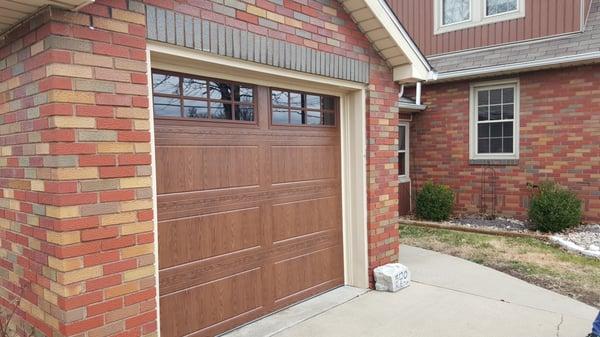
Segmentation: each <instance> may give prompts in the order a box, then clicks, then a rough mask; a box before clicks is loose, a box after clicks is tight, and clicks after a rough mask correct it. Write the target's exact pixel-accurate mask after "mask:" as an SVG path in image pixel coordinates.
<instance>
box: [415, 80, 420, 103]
mask: <svg viewBox="0 0 600 337" xmlns="http://www.w3.org/2000/svg"><path fill="white" fill-rule="evenodd" d="M415 104H416V105H421V82H417V92H416V95H415Z"/></svg>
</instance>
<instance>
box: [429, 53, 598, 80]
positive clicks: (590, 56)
mask: <svg viewBox="0 0 600 337" xmlns="http://www.w3.org/2000/svg"><path fill="white" fill-rule="evenodd" d="M590 61H595V62H600V51H594V52H589V53H583V54H576V55H568V56H559V57H553V58H548V59H543V60H534V61H526V62H519V63H511V64H505V65H497V66H489V67H481V68H471V69H463V70H456V71H447V72H442V73H438V74H437V81H447V80H456V79H462V78H465V77H476V76H482V75H494V74H499V73H507V72H519V71H524V70H535V69H539V68H545V67H559V66H563V65H570V64H573V63H589V62H590Z"/></svg>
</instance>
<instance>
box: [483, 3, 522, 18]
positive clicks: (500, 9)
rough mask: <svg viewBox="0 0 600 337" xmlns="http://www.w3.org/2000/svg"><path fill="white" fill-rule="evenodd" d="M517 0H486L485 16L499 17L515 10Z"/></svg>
mask: <svg viewBox="0 0 600 337" xmlns="http://www.w3.org/2000/svg"><path fill="white" fill-rule="evenodd" d="M517 6H518V1H517V0H486V1H485V15H486V16H491V15H499V14H504V13H509V12H514V11H516V10H517Z"/></svg>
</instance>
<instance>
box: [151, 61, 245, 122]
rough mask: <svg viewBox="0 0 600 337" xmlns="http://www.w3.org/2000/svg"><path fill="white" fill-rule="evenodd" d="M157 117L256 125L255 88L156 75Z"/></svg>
mask: <svg viewBox="0 0 600 337" xmlns="http://www.w3.org/2000/svg"><path fill="white" fill-rule="evenodd" d="M152 89H153V102H154V105H153V107H154V115H155V116H157V117H167V118H168V117H171V118H189V119H210V120H217V121H240V122H254V120H255V114H254V110H255V99H254V94H255V93H254V87H253V86H251V85H246V84H242V83H236V82H229V81H223V80H216V79H210V78H201V77H197V76H191V75H185V74H179V73H167V72H162V71H153V73H152Z"/></svg>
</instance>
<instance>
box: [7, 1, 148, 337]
mask: <svg viewBox="0 0 600 337" xmlns="http://www.w3.org/2000/svg"><path fill="white" fill-rule="evenodd" d="M128 6H129V5H128V3H127V2H125V1H114V2H108V1H97V2H96V3H95V4H92V5H89V6H87V7H84V8H83V9H81V10H80V11H79V12H77V13H74V12H69V11H64V10H61V9H57V8H52V7H49V8H46V9H44V11H43V12H40V13H39V14H38V15H37V16H35V17H34V18H32V19H30V20H29V21H27V22H25V23H24V24H23V25H22V26H23V28H22V29H21V31H19V32H14V33H13V35H12V36H11V40H10V41H9V42H6V43H5V45H4V46H2V47H0V48H1V49H0V60H1V61H0V79H1V80H2V82H1V84H0V145H1V146H2V148H1V149H2V151H1V156H0V187H1V188H2V190H1V191H2V195H1V197H2V199H0V200H1V201H0V231H1V232H0V234H1V235H0V238H1V240H2V248H3V249H5V250H6V252H7V253H6V254H2V255H0V280H1V282H2V285H3V286H4V288H5V289H6V291H5V292H0V298H1V299H0V301H1V304H2V305H3V306H5V307H6V306H10V305H11V303H9V301H10V299H12V298H14V297H15V296H17V295H19V294H20V293H22V300H21V303H20V307H19V310H18V311H17V316H18V318H19V321H20V322H21V323H20V324H19V326H20V329H21V330H22V331H24V332H25V333H28V332H29V331H30V330H31V329H32V328H33V329H35V331H36V333H38V334H39V335H45V336H90V337H91V336H106V335H120V334H122V335H127V336H150V335H155V334H156V333H157V332H156V328H157V319H156V306H157V304H156V277H157V276H156V266H155V255H154V253H155V252H154V244H155V243H154V232H153V230H154V226H153V211H152V188H151V187H152V179H151V166H150V164H151V157H150V153H151V145H150V130H149V127H150V120H149V118H150V116H149V112H148V104H149V102H148V84H147V74H146V69H147V61H148V60H146V39H145V33H146V29H145V15H144V13H143V11H140V10H139V9H136V8H128Z"/></svg>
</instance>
